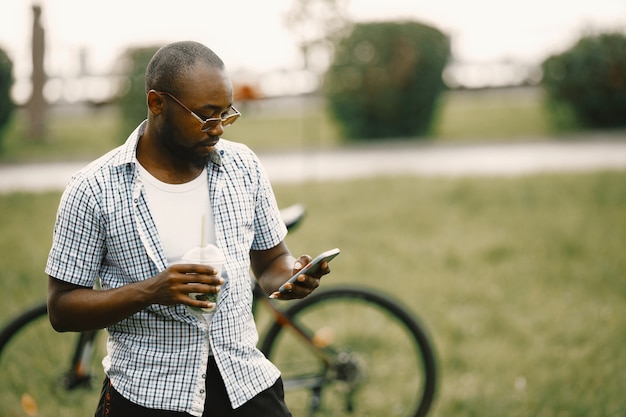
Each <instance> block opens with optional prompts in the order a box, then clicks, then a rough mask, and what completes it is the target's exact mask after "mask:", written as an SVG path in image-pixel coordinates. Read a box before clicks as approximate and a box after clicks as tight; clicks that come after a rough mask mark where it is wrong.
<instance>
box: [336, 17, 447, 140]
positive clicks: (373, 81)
mask: <svg viewBox="0 0 626 417" xmlns="http://www.w3.org/2000/svg"><path fill="white" fill-rule="evenodd" d="M449 56H450V41H449V38H448V37H447V36H446V35H445V34H443V33H442V32H440V31H439V30H438V29H436V28H434V27H431V26H428V25H425V24H422V23H419V22H412V21H405V22H375V23H360V24H356V25H355V26H354V27H353V30H352V32H351V33H350V34H349V35H348V36H346V37H344V38H343V39H341V40H340V41H339V42H338V44H337V47H336V49H335V56H334V60H333V62H332V64H331V66H330V68H329V69H328V71H327V73H326V77H325V83H324V92H325V96H326V98H327V99H328V104H329V107H330V111H331V113H332V114H333V115H334V116H335V118H336V119H337V121H338V122H339V124H340V126H341V127H342V128H343V132H344V135H345V136H346V137H347V138H351V139H374V138H391V137H415V136H420V135H424V134H427V133H428V130H429V128H430V125H431V119H432V117H433V113H434V110H435V106H436V103H437V99H438V97H439V95H440V93H441V91H442V90H443V89H444V83H443V79H442V73H443V69H444V67H445V65H446V63H447V62H448V59H449Z"/></svg>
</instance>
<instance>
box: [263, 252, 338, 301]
mask: <svg viewBox="0 0 626 417" xmlns="http://www.w3.org/2000/svg"><path fill="white" fill-rule="evenodd" d="M339 253H340V251H339V249H337V248H335V249H331V250H328V251H326V252H323V253H321V254H320V255H318V256H317V257H316V258H315V259H313V260H312V261H311V262H309V263H308V264H306V265H305V266H304V267H302V268H301V269H299V270H297V269H298V268H297V267H298V265H297V264H298V262H296V265H295V270H296V273H295V274H294V275H293V276H292V277H291V278H290V279H289V280H288V281H287V282H285V283H284V284H283V285H281V287H280V288H279V289H278V291H276V292H274V293H272V294H271V295H270V298H282V299H290V298H297V297H296V296H295V295H294V294H292V292H293V290H294V288H295V287H296V286H306V283H307V281H309V280H311V279H313V280H315V283H314V285H311V288H310V289H311V291H312V290H314V289H315V288H317V286H318V285H319V280H320V278H321V277H322V276H323V275H326V274H328V273H329V272H330V268H329V267H328V263H329V262H330V261H331V260H333V259H334V258H335V257H336V256H337V255H339Z"/></svg>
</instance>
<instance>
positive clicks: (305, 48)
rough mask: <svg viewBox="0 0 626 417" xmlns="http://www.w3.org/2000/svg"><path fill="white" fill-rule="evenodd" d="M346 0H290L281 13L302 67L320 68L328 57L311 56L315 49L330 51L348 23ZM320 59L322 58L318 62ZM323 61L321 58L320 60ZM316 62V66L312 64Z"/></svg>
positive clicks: (315, 52)
mask: <svg viewBox="0 0 626 417" xmlns="http://www.w3.org/2000/svg"><path fill="white" fill-rule="evenodd" d="M347 3H348V0H294V1H293V2H292V4H291V8H290V9H289V11H288V12H287V13H286V15H285V25H286V27H287V29H288V30H289V31H290V32H291V33H293V35H294V36H295V38H296V40H297V42H298V45H299V46H300V51H301V53H302V60H303V67H304V69H306V70H312V71H324V70H325V69H326V66H327V64H328V62H327V61H328V59H327V60H324V59H321V60H320V59H319V58H318V59H312V56H314V55H316V54H317V53H323V54H326V55H327V57H328V58H330V55H331V54H332V48H333V44H334V41H335V40H336V39H338V38H339V37H341V36H342V35H343V34H344V33H345V31H346V30H347V28H348V27H349V20H348V18H347V14H346V6H347ZM320 61H322V62H320ZM324 61H325V62H324ZM316 66H317V67H316Z"/></svg>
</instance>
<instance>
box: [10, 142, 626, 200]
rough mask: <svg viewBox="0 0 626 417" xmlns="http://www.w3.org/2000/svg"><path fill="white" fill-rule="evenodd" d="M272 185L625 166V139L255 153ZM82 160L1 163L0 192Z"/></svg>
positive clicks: (38, 181)
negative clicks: (362, 178) (384, 177)
mask: <svg viewBox="0 0 626 417" xmlns="http://www.w3.org/2000/svg"><path fill="white" fill-rule="evenodd" d="M259 156H260V158H261V160H262V162H263V164H264V166H265V168H266V169H267V171H268V174H269V176H270V179H271V181H272V182H273V183H281V182H292V183H293V182H303V181H326V180H342V179H349V178H358V177H371V176H380V175H421V176H493V175H525V174H531V173H537V172H570V171H590V170H600V169H616V170H626V138H619V137H615V136H606V137H600V138H597V137H596V138H593V140H586V141H582V140H570V141H562V142H558V141H552V142H546V141H529V142H524V143H506V144H472V145H441V144H412V145H397V144H394V145H387V146H382V145H379V146H373V147H372V146H367V147H365V146H364V147H354V148H350V149H342V150H335V151H313V152H309V153H305V152H288V153H279V154H276V153H275V154H260V155H259ZM85 164H86V162H71V163H44V164H25V165H12V164H8V165H0V192H2V193H7V192H13V191H49V190H61V189H63V188H64V187H65V184H66V183H67V181H68V179H69V178H70V177H71V175H72V174H73V173H74V172H76V171H77V170H78V169H80V168H81V167H83V166H84V165H85Z"/></svg>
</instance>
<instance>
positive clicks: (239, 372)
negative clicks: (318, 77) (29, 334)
mask: <svg viewBox="0 0 626 417" xmlns="http://www.w3.org/2000/svg"><path fill="white" fill-rule="evenodd" d="M146 92H147V105H148V118H147V121H144V122H143V123H142V124H141V125H140V126H139V127H138V128H137V129H136V130H135V131H134V132H133V133H132V134H131V135H130V137H129V138H128V140H127V141H126V143H125V144H124V145H122V146H121V147H119V148H117V149H115V150H113V151H111V152H109V153H108V154H106V155H104V156H103V157H101V158H99V159H98V160H96V161H94V162H92V163H91V164H90V165H89V166H87V167H86V168H84V169H83V170H81V171H80V172H79V173H77V174H76V175H75V176H74V177H73V178H72V180H71V181H70V183H69V185H68V187H67V189H66V190H65V193H64V194H63V197H62V199H61V203H60V206H59V210H58V214H57V221H56V225H55V231H54V240H53V245H52V249H51V251H50V255H49V258H48V263H47V266H46V273H47V274H48V275H49V289H48V309H49V317H50V321H51V323H52V325H53V327H54V328H55V329H56V330H58V331H84V330H90V329H99V328H104V327H106V328H107V330H108V332H109V339H108V344H107V349H108V355H107V357H106V358H105V359H104V361H103V364H104V368H105V372H106V375H107V377H106V379H105V381H104V384H103V389H102V396H101V400H100V404H99V405H98V410H97V412H96V415H97V416H104V415H106V416H112V417H115V416H134V417H137V416H139V417H140V416H151V417H155V416H184V415H193V416H219V417H224V416H230V415H232V416H288V415H291V414H290V413H289V411H288V410H287V408H286V406H285V404H284V400H283V392H282V381H281V380H280V375H279V372H278V370H277V369H276V368H275V367H274V366H273V365H272V364H271V363H270V362H269V361H268V360H267V359H266V358H265V357H264V356H263V354H262V353H261V352H259V351H258V350H257V349H256V341H257V333H256V328H255V325H254V320H253V317H252V313H251V299H252V293H251V289H250V281H249V271H250V268H251V269H252V271H253V273H254V275H255V277H256V278H257V280H258V281H259V283H260V285H261V287H262V288H263V289H264V290H265V291H266V292H267V293H268V294H273V295H277V294H278V297H279V298H301V297H304V296H306V295H308V294H309V293H310V292H311V291H313V290H314V289H315V288H317V286H318V285H319V280H320V277H321V275H324V274H327V273H328V272H329V268H328V265H327V264H324V265H323V268H322V272H321V273H320V274H319V276H308V275H302V276H301V277H300V278H299V282H298V283H297V284H295V285H289V286H288V289H287V291H285V292H283V293H276V291H277V289H278V287H279V286H280V285H281V284H283V283H284V282H285V281H286V280H287V279H288V278H289V277H290V276H292V275H293V274H295V273H296V272H297V271H299V270H300V269H301V268H302V266H303V265H305V264H306V263H308V262H309V261H310V260H311V258H310V257H309V256H307V255H303V256H301V257H300V258H298V260H296V259H294V258H293V257H292V256H291V255H290V252H289V250H288V248H287V246H286V245H285V243H284V241H283V239H284V237H285V235H286V228H285V226H284V224H283V223H282V221H281V220H280V217H279V212H278V209H277V205H276V201H275V198H274V195H273V192H272V189H271V187H270V184H269V182H268V179H267V177H266V175H265V173H264V171H263V169H262V167H261V166H260V163H259V161H258V159H257V158H256V156H255V155H254V154H253V153H252V151H250V150H249V149H248V148H247V147H245V146H244V145H241V144H237V143H233V142H229V141H226V140H224V139H220V136H221V135H222V134H223V132H224V126H226V125H228V124H231V123H232V122H234V120H236V119H237V117H239V113H238V111H237V110H236V109H235V108H234V107H233V106H232V99H233V88H232V84H231V82H230V80H229V78H228V76H227V74H226V71H225V68H224V64H223V62H222V61H221V59H220V58H219V57H218V56H217V55H215V54H214V53H213V52H212V51H211V50H210V49H208V48H207V47H205V46H203V45H201V44H198V43H196V42H177V43H173V44H170V45H167V46H164V47H163V48H161V49H160V50H159V51H158V52H157V53H156V54H155V55H154V57H153V58H152V60H151V61H150V63H149V64H148V67H147V69H146ZM203 219H204V220H205V221H202V220H203ZM201 225H202V227H204V226H205V225H207V227H204V230H200V229H201V228H202V227H201ZM201 235H202V236H204V237H205V239H206V240H207V241H208V242H212V243H214V244H216V245H217V246H218V247H219V248H220V249H221V250H222V251H223V253H224V255H225V256H226V265H225V268H224V271H223V272H222V275H224V277H227V278H228V280H227V281H225V280H224V279H223V277H220V276H216V272H217V271H216V270H215V269H214V268H213V267H211V266H203V265H196V264H179V263H177V261H180V258H181V256H182V255H183V253H184V252H185V251H186V250H188V249H190V248H192V247H194V246H197V245H198V244H199V242H200V236H201ZM98 278H99V280H100V282H101V286H102V290H94V289H93V287H94V285H95V283H96V280H97V279H98ZM220 289H221V295H220V300H219V302H218V308H217V311H216V313H215V316H214V317H213V318H212V321H211V322H210V324H209V322H207V321H206V320H204V317H203V316H202V315H195V314H192V313H190V312H189V311H188V310H187V308H186V306H190V307H198V308H207V307H211V306H212V305H211V303H210V302H207V301H201V300H195V299H192V298H190V297H189V293H217V292H218V291H220Z"/></svg>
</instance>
